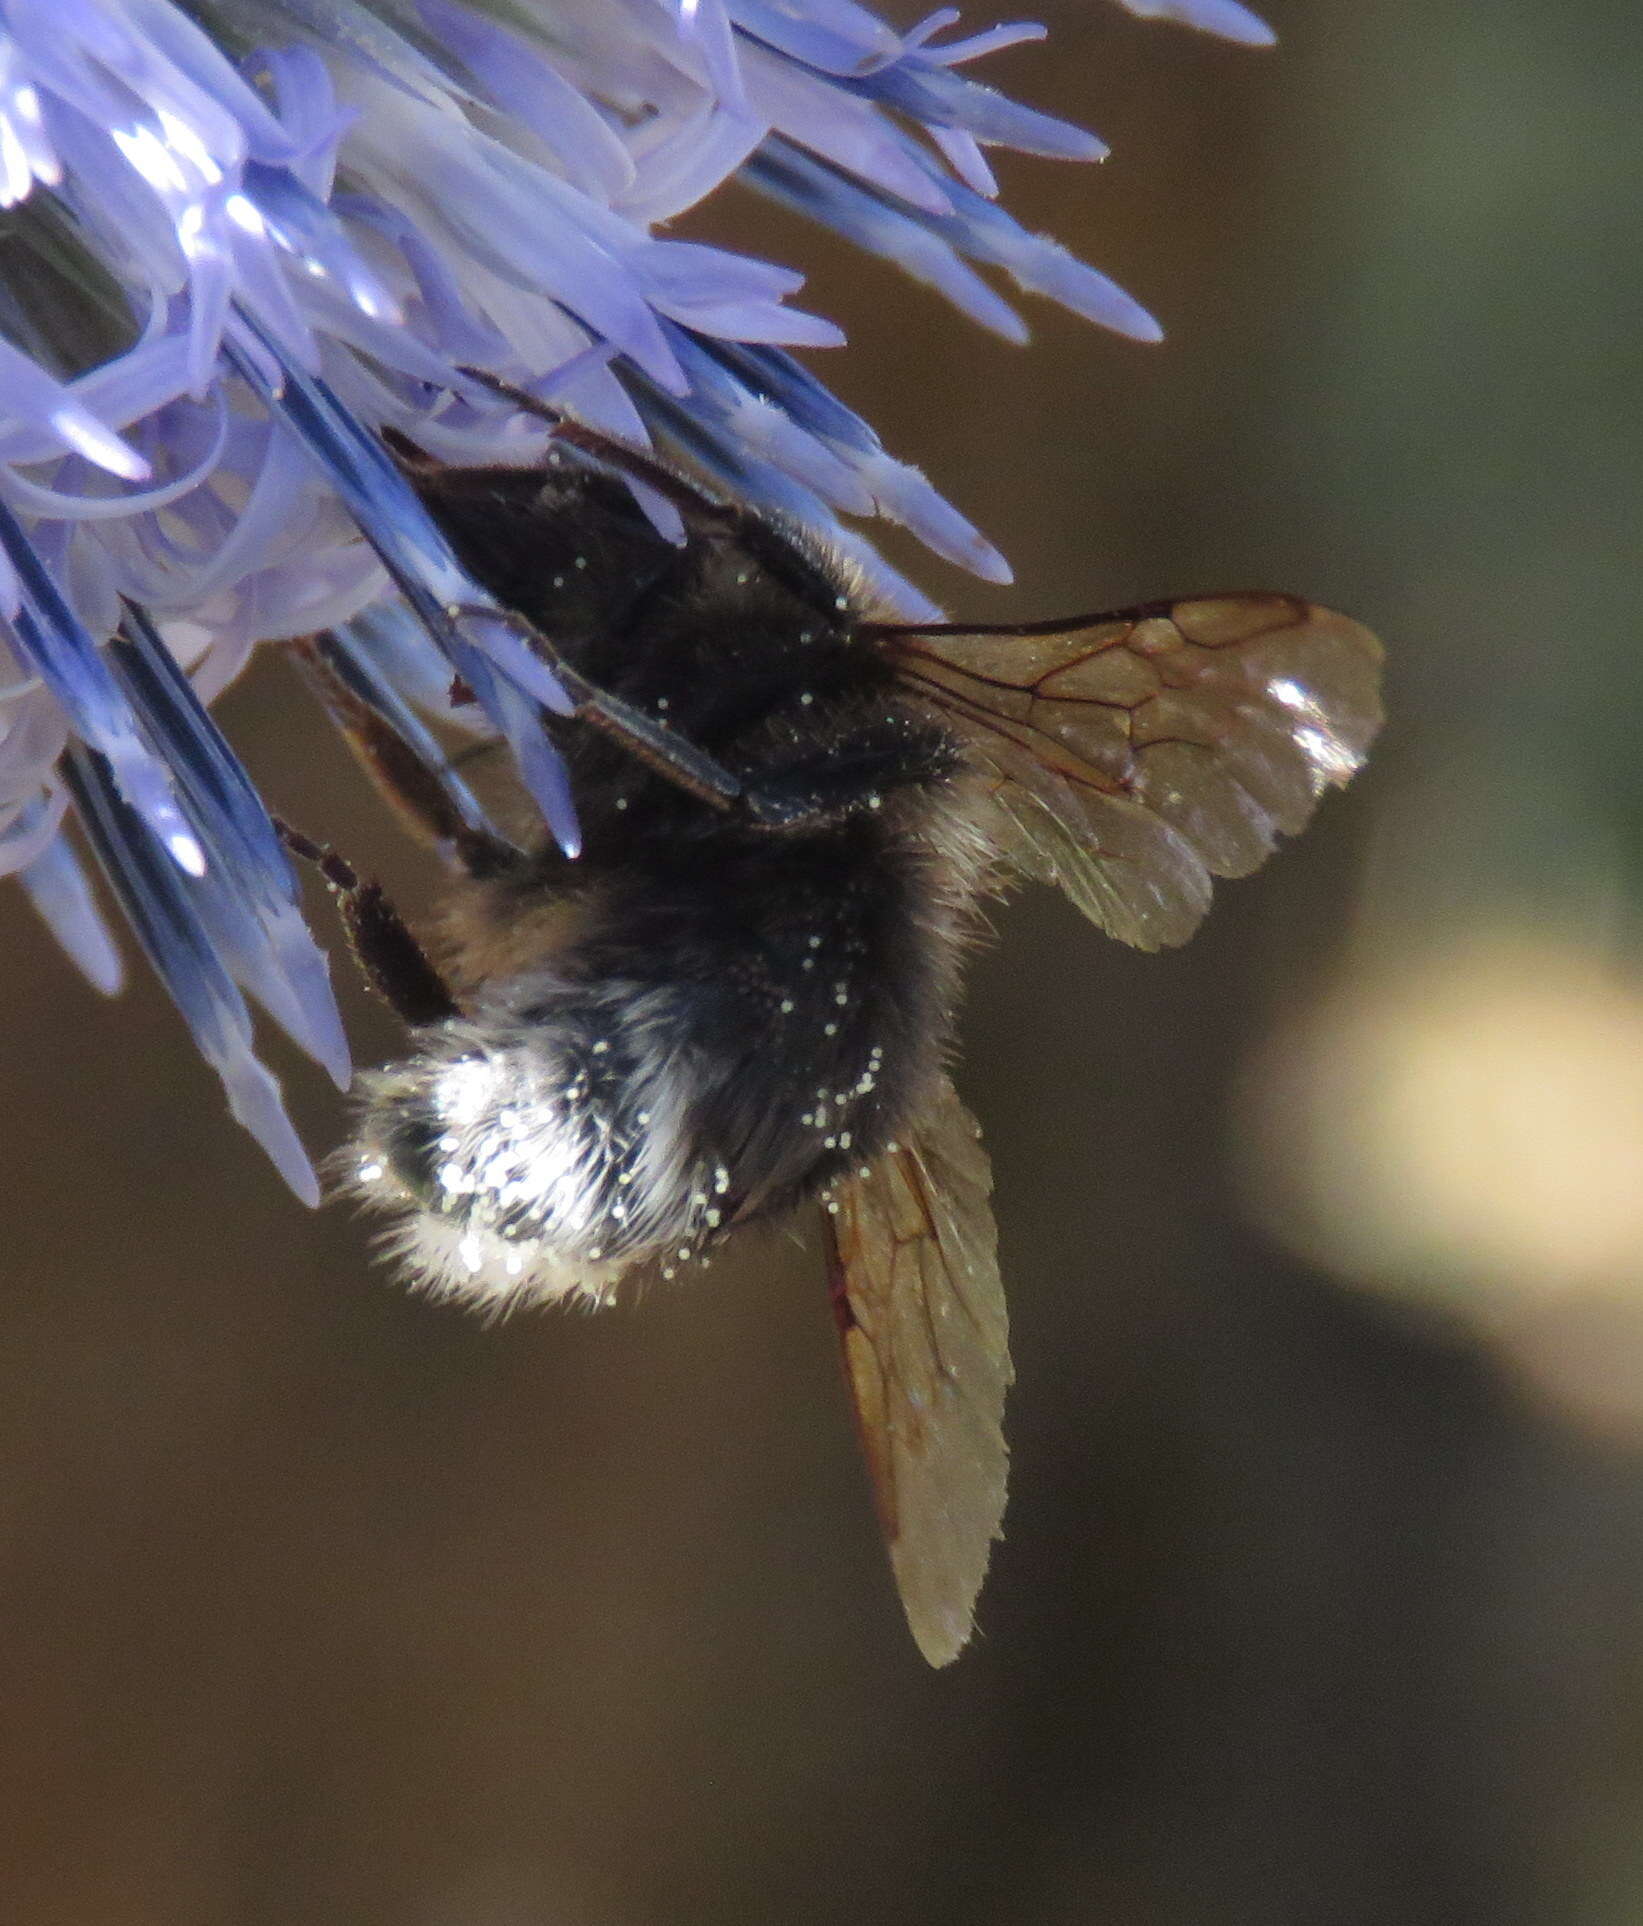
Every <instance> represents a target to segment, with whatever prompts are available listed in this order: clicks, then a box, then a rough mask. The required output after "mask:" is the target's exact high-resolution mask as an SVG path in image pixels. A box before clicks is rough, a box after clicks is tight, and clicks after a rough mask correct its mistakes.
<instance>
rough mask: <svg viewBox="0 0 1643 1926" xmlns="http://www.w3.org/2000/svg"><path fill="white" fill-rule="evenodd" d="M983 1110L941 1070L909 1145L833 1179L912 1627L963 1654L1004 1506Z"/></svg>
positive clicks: (844, 1274)
mask: <svg viewBox="0 0 1643 1926" xmlns="http://www.w3.org/2000/svg"><path fill="white" fill-rule="evenodd" d="M991 1189H992V1178H991V1174H990V1172H989V1168H988V1163H987V1153H986V1151H985V1150H984V1149H983V1148H982V1145H981V1138H980V1132H979V1130H978V1129H977V1126H976V1122H975V1119H974V1118H973V1117H972V1116H971V1115H970V1113H969V1111H968V1110H966V1109H965V1108H964V1106H963V1104H962V1103H960V1102H959V1100H958V1097H957V1096H956V1095H955V1093H954V1091H953V1089H952V1086H951V1085H950V1084H948V1083H947V1082H946V1080H945V1079H943V1081H942V1085H941V1088H940V1091H939V1094H938V1096H937V1098H936V1100H935V1102H934V1103H933V1104H931V1105H930V1106H929V1107H928V1108H927V1110H926V1111H925V1113H924V1115H923V1116H922V1117H921V1118H920V1120H919V1121H918V1123H917V1125H916V1126H915V1127H913V1128H912V1129H910V1130H909V1131H907V1132H906V1133H905V1135H904V1138H903V1140H902V1142H901V1143H900V1144H899V1145H898V1146H897V1147H896V1148H895V1149H893V1150H890V1151H886V1152H885V1153H884V1154H883V1155H882V1156H880V1157H879V1158H878V1159H876V1160H875V1161H874V1162H873V1163H872V1164H870V1165H868V1166H866V1168H865V1172H864V1174H863V1173H858V1174H857V1175H856V1176H853V1177H850V1178H847V1179H845V1180H843V1181H842V1182H840V1183H839V1184H838V1185H836V1186H835V1188H834V1190H833V1191H832V1193H831V1197H830V1206H831V1207H830V1210H829V1214H828V1218H827V1226H828V1233H829V1240H830V1269H831V1275H832V1288H833V1303H834V1309H835V1312H836V1314H837V1317H838V1323H839V1334H840V1338H841V1340H842V1343H843V1347H844V1367H845V1374H846V1376H847V1378H848V1380H849V1384H850V1389H851V1393H852V1396H853V1397H854V1400H855V1407H856V1417H857V1421H858V1424H859V1427H860V1431H861V1438H862V1444H863V1448H864V1449H865V1451H866V1455H867V1463H868V1468H869V1470H870V1472H871V1474H872V1479H873V1488H874V1492H875V1495H876V1497H877V1500H878V1509H879V1516H880V1519H881V1521H882V1523H883V1526H884V1535H885V1539H886V1542H887V1544H888V1546H889V1551H890V1563H891V1566H892V1568H893V1570H894V1572H895V1578H896V1584H897V1587H898V1588H899V1590H900V1592H901V1601H902V1605H903V1607H904V1608H905V1610H906V1613H907V1622H908V1624H909V1625H910V1626H911V1627H912V1632H913V1637H914V1638H915V1639H916V1640H917V1642H918V1647H919V1650H920V1651H921V1652H922V1653H923V1654H924V1656H925V1657H926V1658H927V1659H928V1660H929V1661H930V1663H931V1664H932V1665H946V1664H947V1663H948V1662H949V1661H950V1660H952V1659H954V1658H956V1657H957V1655H958V1653H959V1651H960V1650H961V1649H962V1647H963V1646H964V1643H965V1641H966V1640H967V1639H968V1638H969V1636H970V1631H971V1627H972V1624H973V1620H974V1611H975V1601H976V1595H977V1593H978V1592H979V1591H980V1590H981V1582H982V1579H983V1578H984V1576H985V1575H986V1571H987V1560H988V1556H989V1554H990V1552H991V1549H992V1543H993V1540H994V1539H995V1538H996V1537H997V1536H998V1535H999V1522H1000V1520H1001V1519H1002V1517H1003V1515H1004V1489H1005V1471H1006V1452H1005V1445H1004V1434H1003V1430H1002V1420H1003V1414H1004V1394H1005V1391H1006V1390H1007V1388H1008V1386H1009V1384H1010V1380H1011V1376H1012V1373H1011V1369H1010V1351H1009V1329H1008V1323H1007V1320H1006V1317H1005V1310H1004V1291H1003V1287H1002V1285H1001V1284H1000V1282H999V1276H998V1254H997V1239H996V1236H995V1234H994V1229H993V1213H992V1207H991V1205H990V1203H989V1202H988V1197H989V1193H990V1191H991Z"/></svg>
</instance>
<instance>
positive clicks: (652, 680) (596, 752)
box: [419, 458, 959, 1228]
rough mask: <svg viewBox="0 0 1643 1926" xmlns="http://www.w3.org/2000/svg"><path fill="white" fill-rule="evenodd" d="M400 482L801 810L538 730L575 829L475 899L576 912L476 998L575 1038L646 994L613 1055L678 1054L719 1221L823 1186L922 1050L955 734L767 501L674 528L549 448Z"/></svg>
mask: <svg viewBox="0 0 1643 1926" xmlns="http://www.w3.org/2000/svg"><path fill="white" fill-rule="evenodd" d="M419 486H420V487H421V489H422V492H423V495H424V498H425V500H426V501H427V503H428V505H429V507H430V509H431V510H432V511H433V513H434V514H435V516H436V519H437V520H438V521H439V523H440V525H441V527H442V529H443V530H444V532H445V534H446V536H447V537H448V539H449V540H450V541H451V543H452V545H453V547H454V548H455V550H456V552H457V554H458V555H459V557H460V558H461V559H462V561H463V562H464V564H465V565H466V566H467V567H468V569H469V570H470V571H471V572H472V573H473V574H474V575H475V577H476V578H477V579H479V580H480V581H482V582H483V583H484V584H485V586H486V587H487V588H488V589H489V590H490V591H491V592H492V593H493V594H494V595H495V596H496V597H497V598H498V599H499V600H500V601H502V602H504V603H506V604H508V605H509V606H511V607H513V608H515V609H517V610H518V611H519V612H520V613H521V614H523V615H524V616H526V617H527V618H528V619H529V620H530V621H531V622H532V624H533V625H534V626H535V627H537V628H538V629H539V630H540V631H541V633H542V634H543V636H544V637H545V638H546V639H547V641H548V642H549V644H550V645H551V646H552V648H553V649H555V650H556V651H558V652H559V654H560V656H561V657H562V659H563V660H565V661H567V662H568V663H570V664H571V665H572V666H573V667H574V668H576V669H577V670H579V671H580V672H581V673H582V674H583V675H585V676H587V677H588V678H589V679H590V680H591V681H593V682H594V683H596V684H598V685H599V686H600V687H601V688H603V689H605V690H607V691H609V692H610V693H612V694H614V695H617V696H619V697H621V698H622V699H623V700H624V701H625V702H628V703H630V704H632V705H634V706H635V707H637V708H639V709H641V710H643V711H645V712H646V713H647V714H649V715H651V716H653V717H656V718H657V719H659V720H663V721H665V722H666V723H667V724H668V726H669V727H670V728H671V729H673V730H674V731H676V732H677V733H678V734H679V735H680V736H681V737H682V738H684V739H686V740H688V741H689V742H690V743H692V744H694V745H695V746H696V747H697V748H699V749H702V750H705V751H706V752H707V753H708V754H710V755H711V756H713V757H714V758H715V759H716V760H718V761H719V762H720V763H722V764H723V765H724V766H725V767H726V768H728V769H729V770H730V771H731V772H732V773H733V774H734V775H735V776H736V777H737V778H738V779H739V780H740V781H741V782H742V783H743V784H744V785H745V786H746V787H747V788H749V789H750V790H754V791H756V792H758V793H759V794H761V795H763V796H765V797H768V798H773V799H776V800H777V801H779V802H780V803H781V804H782V805H783V807H784V808H793V809H795V810H798V811H801V812H803V813H804V814H805V820H804V821H803V822H802V823H801V824H800V825H798V826H795V827H787V828H784V829H780V830H771V829H767V828H762V827H759V826H757V825H756V824H755V823H753V822H751V821H749V820H748V819H747V818H746V817H745V816H739V815H734V814H727V813H725V812H723V811H721V810H719V809H717V808H715V807H713V806H712V805H710V804H709V803H706V802H704V801H703V800H701V799H700V798H698V797H696V796H692V795H690V794H688V793H687V792H686V791H684V790H683V789H681V788H680V786H679V785H678V784H677V783H676V782H674V781H673V780H671V779H670V778H669V777H668V776H666V775H663V774H660V773H658V772H656V771H655V770H653V769H651V768H648V767H647V766H645V764H644V763H642V762H641V761H639V760H638V759H636V758H635V757H634V755H633V754H632V753H631V752H630V751H629V750H628V749H626V748H625V747H624V746H623V745H621V744H620V743H617V742H614V741H612V740H610V739H609V738H607V737H606V736H604V735H601V734H600V733H599V732H598V731H597V730H595V729H594V728H592V727H590V726H589V725H588V724H586V723H585V722H571V723H567V724H564V725H561V726H559V727H558V728H557V729H556V741H557V742H558V744H559V746H560V747H561V749H562V751H563V753H564V755H565V757H566V761H567V763H568V765H569V769H570V773H571V777H572V782H573V787H574V793H575V796H576V800H577V807H578V811H579V813H580V816H581V820H582V827H583V839H584V842H583V852H582V854H581V856H580V857H579V858H578V859H577V860H576V861H574V862H572V861H569V860H567V859H566V858H565V857H563V856H562V855H561V854H560V853H559V852H558V850H557V849H555V848H554V847H552V846H551V844H548V843H546V842H544V843H543V844H542V845H541V846H540V847H538V848H536V849H534V850H532V851H531V852H530V853H529V854H528V856H527V857H526V858H525V859H524V860H523V861H522V862H521V863H520V864H519V865H518V866H517V867H516V868H513V869H506V870H504V871H503V872H502V873H500V874H497V875H494V876H492V877H490V878H488V879H486V880H485V882H484V883H483V884H482V885H481V886H480V893H479V899H478V901H477V903H475V904H474V905H473V906H472V913H473V914H475V915H477V916H478V917H479V918H480V919H481V920H482V921H484V922H486V923H488V924H489V925H490V926H491V927H492V928H493V929H495V930H498V931H501V930H505V929H507V928H508V927H510V926H518V925H519V924H520V922H521V919H526V918H529V917H530V916H531V915H532V914H533V912H534V911H535V910H537V909H538V908H539V906H540V905H541V904H542V903H543V901H544V899H550V900H555V901H558V902H561V903H567V904H570V905H573V906H574V905H581V906H584V907H585V909H586V915H585V917H582V918H580V919H575V920H573V922H572V923H571V925H570V927H571V929H572V932H573V933H572V934H571V935H570V936H569V937H568V938H567V939H565V940H564V942H563V943H562V944H561V945H560V946H559V947H558V948H556V950H555V951H554V953H553V955H552V956H551V957H550V958H547V959H544V962H545V969H544V974H543V979H542V983H541V985H539V986H535V987H533V977H532V973H531V972H530V971H526V972H525V973H524V974H523V975H522V976H520V977H518V978H514V979H510V980H509V981H507V982H492V983H489V984H485V985H482V986H481V987H480V989H479V1001H480V1003H481V1004H483V1003H484V1002H486V1001H487V1000H491V999H495V1000H497V1001H498V1002H499V1004H505V1005H506V1006H507V1007H508V1009H509V1010H510V1012H511V1013H512V1014H513V1015H514V1016H515V1017H517V1018H518V1019H520V1020H522V1021H524V1022H527V1023H529V1022H537V1023H541V1024H543V1025H548V1026H553V1028H554V1030H555V1033H556V1034H558V1035H561V1036H562V1035H563V1033H564V1031H565V1028H566V1026H567V1025H576V1024H581V1025H583V1026H584V1028H585V1029H586V1032H587V1035H586V1036H585V1037H583V1038H581V1039H580V1040H579V1047H580V1048H581V1049H583V1050H584V1051H585V1050H586V1049H591V1048H592V1046H593V1042H594V1041H595V1040H597V1039H598V1038H602V1037H605V1036H608V1035H611V1034H614V1032H613V1031H612V1024H611V1019H612V1012H613V1009H615V1008H617V1007H618V1006H620V1007H622V1008H629V1009H635V1010H637V1009H641V1008H642V1009H644V1010H646V1011H654V1012H657V1013H659V1014H657V1015H656V1016H654V1017H651V1018H648V1019H647V1022H648V1023H649V1025H650V1028H651V1029H652V1030H655V1031H657V1032H661V1031H664V1030H665V1032H666V1034H665V1036H664V1035H661V1034H657V1035H656V1036H655V1037H654V1038H652V1037H650V1036H649V1034H648V1032H647V1031H645V1030H642V1029H641V1030H636V1029H634V1028H633V1027H632V1026H630V1028H629V1030H628V1032H626V1033H624V1034H623V1035H622V1037H621V1040H620V1043H619V1051H620V1054H621V1056H622V1057H623V1059H624V1064H623V1069H624V1071H625V1070H626V1069H627V1068H628V1067H630V1066H629V1065H628V1064H627V1062H626V1059H629V1058H631V1057H633V1056H634V1055H635V1053H639V1052H643V1051H645V1050H647V1049H654V1050H660V1049H664V1048H665V1049H666V1050H668V1051H669V1052H671V1053H673V1055H674V1056H675V1057H676V1059H677V1062H678V1065H679V1074H680V1077H681V1080H682V1082H684V1083H685V1084H688V1087H689V1090H690V1093H691V1094H690V1105H691V1116H690V1128H691V1130H692V1132H693V1133H694V1135H695V1136H696V1137H697V1139H699V1142H700V1146H701V1152H702V1157H701V1167H702V1168H704V1169H705V1168H711V1167H716V1166H717V1165H720V1164H722V1165H723V1166H724V1167H725V1168H728V1170H729V1172H730V1173H731V1189H730V1194H729V1195H728V1196H727V1198H726V1204H727V1206H728V1208H727V1210H726V1213H725V1214H726V1219H727V1228H728V1222H729V1221H730V1220H731V1219H732V1217H733V1214H734V1213H737V1212H739V1213H740V1214H741V1215H742V1216H743V1217H746V1216H752V1215H763V1214H765V1213H767V1212H771V1211H775V1210H779V1209H782V1208H785V1207H787V1206H790V1205H791V1204H792V1203H794V1202H796V1201H797V1200H798V1199H799V1198H800V1197H802V1196H803V1195H806V1194H809V1193H812V1192H814V1191H816V1190H818V1189H820V1188H823V1187H825V1185H826V1184H827V1183H828V1182H829V1181H830V1180H831V1179H832V1178H833V1177H835V1176H837V1175H838V1173H839V1172H840V1171H842V1170H844V1169H846V1168H852V1167H854V1166H855V1165H857V1164H859V1163H860V1162H862V1161H863V1159H864V1158H870V1157H871V1156H873V1155H874V1154H875V1153H876V1152H878V1151H879V1150H881V1149H882V1148H883V1147H884V1145H885V1144H886V1143H887V1142H888V1141H890V1140H891V1139H893V1138H894V1136H895V1135H896V1133H897V1131H898V1130H899V1129H900V1128H901V1127H902V1125H903V1124H904V1123H905V1121H906V1119H907V1117H908V1115H909V1113H910V1111H911V1110H912V1109H913V1108H914V1107H916V1105H917V1104H918V1102H919V1101H920V1100H921V1099H922V1096H923V1095H924V1093H925V1091H926V1089H927V1087H928V1085H929V1083H930V1081H931V1080H932V1078H933V1077H934V1076H935V1074H936V1072H937V1070H938V1068H939V1061H940V1057H941V1053H942V1050H943V1047H944V1043H945V1039H946V1034H947V1029H948V1025H949V1022H950V1005H951V1001H952V996H953V981H952V977H953V967H954V951H955V941H954V934H953V930H952V927H951V924H952V905H951V903H950V901H949V900H948V898H949V897H950V894H951V892H950V891H949V890H947V889H946V880H947V879H946V878H945V877H944V874H943V866H942V857H941V855H940V852H939V849H938V847H937V843H936V838H935V821H936V818H937V817H938V815H939V813H940V810H941V807H942V803H943V799H944V796H945V794H946V792H947V790H948V789H949V787H950V786H951V784H952V782H953V781H954V779H955V777H956V773H957V770H958V767H959V759H958V755H957V751H956V749H955V747H954V745H953V744H952V742H951V740H950V739H949V738H948V736H947V735H946V733H945V732H944V731H943V729H942V728H941V727H940V725H939V723H937V722H936V721H935V719H934V718H933V717H931V716H929V715H928V714H927V713H925V712H923V711H922V710H920V709H919V708H918V707H917V706H916V705H914V704H913V703H911V702H909V701H908V700H907V699H906V698H905V697H904V696H903V694H902V693H901V691H900V689H899V687H898V685H897V683H896V680H895V677H894V675H893V673H892V670H891V668H890V666H889V664H888V663H887V662H886V660H885V659H884V657H883V655H882V653H881V652H880V651H879V649H878V648H877V647H876V646H875V645H874V644H873V643H871V642H870V641H869V640H867V639H865V638H864V637H862V636H861V634H860V633H859V624H860V621H861V612H860V605H859V601H858V599H857V597H856V595H855V593H854V591H853V587H852V584H851V583H850V582H849V581H848V579H847V578H846V577H845V575H844V573H843V571H842V569H841V568H840V567H839V565H837V564H836V563H835V562H834V561H833V560H832V559H831V558H829V557H827V556H824V555H822V554H821V553H819V552H817V551H815V550H814V549H812V548H810V547H809V546H807V545H806V544H804V543H803V542H802V541H801V540H800V539H799V538H797V537H795V536H792V535H789V534H788V533H787V532H785V531H783V530H780V529H777V528H775V527H774V526H772V525H771V524H769V523H767V522H764V521H762V520H757V519H754V518H752V517H747V518H745V519H744V520H743V521H742V522H741V523H740V525H739V526H738V527H737V528H736V529H734V530H733V531H730V532H717V533H715V532H706V533H703V532H695V533H693V534H692V535H691V537H690V538H689V539H688V540H687V542H686V543H685V544H684V545H682V546H678V545H674V544H672V543H669V542H667V541H666V540H665V539H663V538H662V537H661V536H660V535H658V534H657V532H656V531H655V529H654V528H653V527H652V526H651V524H650V523H649V521H648V520H647V519H646V517H645V516H644V515H643V514H642V512H641V511H640V510H639V509H638V508H637V506H636V505H635V503H634V501H633V499H632V497H631V495H630V493H629V491H628V490H627V488H626V486H625V485H623V484H621V483H618V482H615V481H612V480H610V479H608V478H607V477H605V476H603V475H602V474H599V473H596V472H593V471H590V470H588V469H587V468H585V467H583V466H582V465H580V464H579V463H575V462H573V461H570V460H566V459H564V458H561V460H560V461H559V463H558V464H557V465H555V466H552V467H550V468H549V469H547V470H545V471H544V470H537V471H522V470H512V469H499V470H491V471H466V472H463V471H444V472H443V473H436V474H434V475H431V476H429V477H427V478H426V479H423V480H420V481H419ZM577 986H581V990H580V994H579V993H578V989H577ZM533 998H534V999H535V1000H534V1001H533ZM608 1067H609V1068H610V1069H611V1070H613V1071H614V1070H616V1069H617V1068H618V1066H617V1065H616V1064H614V1063H612V1064H610V1065H609V1066H608ZM619 1081H620V1079H618V1082H619ZM607 1101H608V1102H609V1103H610V1104H612V1105H613V1106H617V1107H619V1105H620V1101H621V1096H620V1090H619V1089H618V1088H616V1086H615V1085H614V1084H613V1085H612V1088H611V1094H610V1096H609V1098H608V1099H607ZM595 1123H596V1125H597V1127H599V1128H605V1127H607V1125H608V1124H609V1123H610V1120H609V1119H607V1118H603V1117H601V1118H599V1119H596V1120H595ZM618 1127H619V1129H620V1130H627V1129H630V1128H631V1119H627V1118H621V1119H619V1120H618ZM613 1181H614V1180H613Z"/></svg>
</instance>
